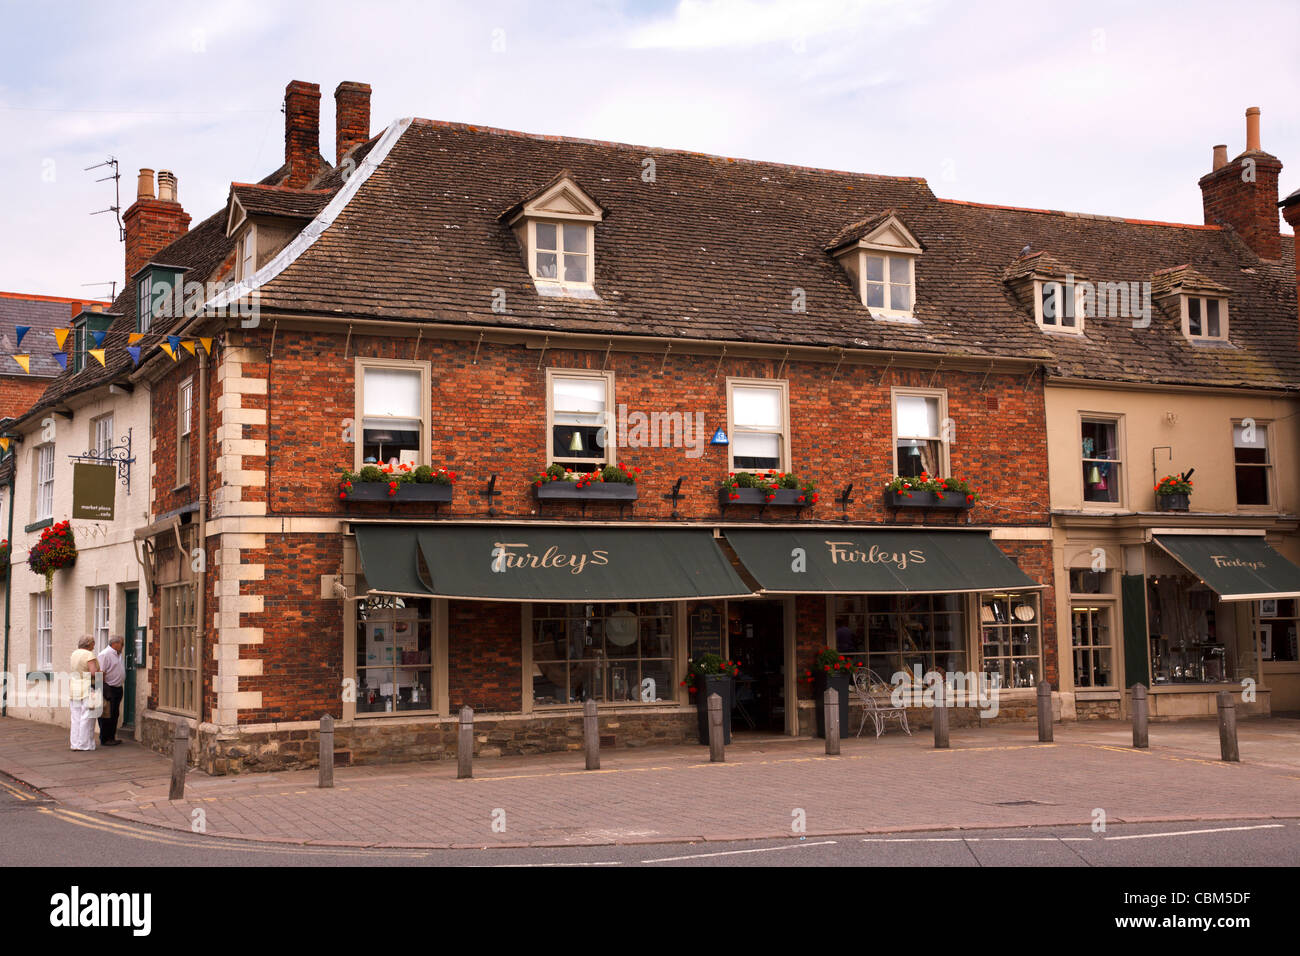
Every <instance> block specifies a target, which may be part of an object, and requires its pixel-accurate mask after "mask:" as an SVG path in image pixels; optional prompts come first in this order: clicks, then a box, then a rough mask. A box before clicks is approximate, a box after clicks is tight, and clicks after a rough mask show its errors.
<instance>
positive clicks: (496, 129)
mask: <svg viewBox="0 0 1300 956" xmlns="http://www.w3.org/2000/svg"><path fill="white" fill-rule="evenodd" d="M415 124H419V125H422V126H435V127H441V128H443V129H451V130H466V131H468V132H471V133H491V134H493V135H499V136H517V137H519V138H520V139H536V140H541V141H542V142H546V143H575V144H579V145H584V146H612V147H614V148H615V149H627V150H636V151H638V152H651V153H676V154H678V155H683V156H699V157H702V158H704V159H720V160H725V161H726V162H728V163H743V164H744V165H747V166H776V167H779V168H781V169H798V170H802V171H804V172H810V173H831V174H832V175H836V176H853V177H856V178H860V179H863V178H865V179H880V180H885V181H888V182H903V183H925V182H926V179H925V177H924V176H887V175H885V174H883V173H861V172H853V171H852V170H847V169H828V168H826V167H824V166H801V165H799V164H798V163H778V162H775V161H773V160H769V159H745V158H740V157H735V156H724V155H722V154H721V153H704V152H700V151H699V150H693V149H675V148H673V147H671V146H641V145H638V144H636V143H619V142H616V141H614V140H609V139H588V138H585V137H582V136H555V135H551V134H548V133H528V132H524V131H523V130H517V129H505V128H503V127H500V126H483V125H480V124H477V123H461V122H456V121H454V120H434V119H427V118H424V117H416V118H415V120H414V121H413V125H415Z"/></svg>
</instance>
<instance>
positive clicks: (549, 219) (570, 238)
mask: <svg viewBox="0 0 1300 956" xmlns="http://www.w3.org/2000/svg"><path fill="white" fill-rule="evenodd" d="M604 217H605V210H604V209H602V208H601V206H600V204H599V203H597V202H596V201H595V200H594V199H592V198H591V196H589V195H587V193H586V192H584V191H583V189H582V188H581V187H580V186H579V185H578V184H577V183H576V182H574V181H573V179H572V177H571V176H570V175H569V174H568V173H567V172H562V173H560V174H559V175H558V176H556V178H555V179H553V180H551V182H549V183H548V184H547V185H545V186H543V187H542V188H541V189H539V190H537V191H536V192H534V193H533V194H531V195H530V196H528V197H527V198H525V199H524V200H522V201H521V202H519V203H516V204H515V205H514V206H512V207H511V208H510V209H508V210H506V211H505V213H503V214H502V216H501V219H502V220H503V221H505V223H506V224H507V225H508V226H509V227H510V228H511V229H512V230H513V231H514V234H515V238H516V239H517V240H518V242H519V248H520V251H521V252H522V253H523V258H524V264H525V266H526V267H527V268H528V274H529V275H530V276H532V279H533V285H534V287H535V288H536V289H537V292H538V293H539V294H541V295H554V296H570V297H574V298H586V299H592V298H596V297H597V296H596V290H595V286H594V282H595V276H596V228H595V227H596V223H598V222H601V221H602V220H603V219H604Z"/></svg>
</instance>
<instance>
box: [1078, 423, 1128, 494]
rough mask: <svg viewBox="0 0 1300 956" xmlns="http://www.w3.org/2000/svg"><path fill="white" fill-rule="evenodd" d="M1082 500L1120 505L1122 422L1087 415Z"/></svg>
mask: <svg viewBox="0 0 1300 956" xmlns="http://www.w3.org/2000/svg"><path fill="white" fill-rule="evenodd" d="M1082 432H1083V436H1082V437H1083V441H1082V461H1083V500H1084V501H1086V502H1098V503H1102V502H1104V503H1110V504H1118V503H1119V500H1120V468H1121V467H1122V464H1123V462H1122V461H1121V458H1120V450H1119V422H1118V420H1116V419H1104V418H1085V419H1083V422H1082Z"/></svg>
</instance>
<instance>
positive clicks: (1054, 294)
mask: <svg viewBox="0 0 1300 956" xmlns="http://www.w3.org/2000/svg"><path fill="white" fill-rule="evenodd" d="M1062 295H1063V292H1062V289H1061V284H1060V283H1059V282H1044V283H1043V288H1042V312H1043V324H1044V325H1056V319H1057V316H1059V315H1060V314H1061V312H1062V308H1061V304H1062Z"/></svg>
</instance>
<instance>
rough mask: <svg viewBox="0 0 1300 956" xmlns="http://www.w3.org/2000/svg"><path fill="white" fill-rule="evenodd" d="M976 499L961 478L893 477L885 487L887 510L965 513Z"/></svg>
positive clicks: (923, 475)
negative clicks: (943, 510)
mask: <svg viewBox="0 0 1300 956" xmlns="http://www.w3.org/2000/svg"><path fill="white" fill-rule="evenodd" d="M977 498H979V495H977V494H976V493H975V489H974V488H972V487H971V486H970V484H969V482H967V481H966V480H965V479H964V478H931V477H930V476H929V475H927V474H925V473H922V474H920V475H913V476H903V475H895V476H894V477H893V478H891V479H890V480H889V482H888V484H886V485H885V507H887V508H942V509H948V510H950V511H965V510H967V509H969V508H970V507H971V506H973V505H974V504H975V501H976V499H977Z"/></svg>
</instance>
